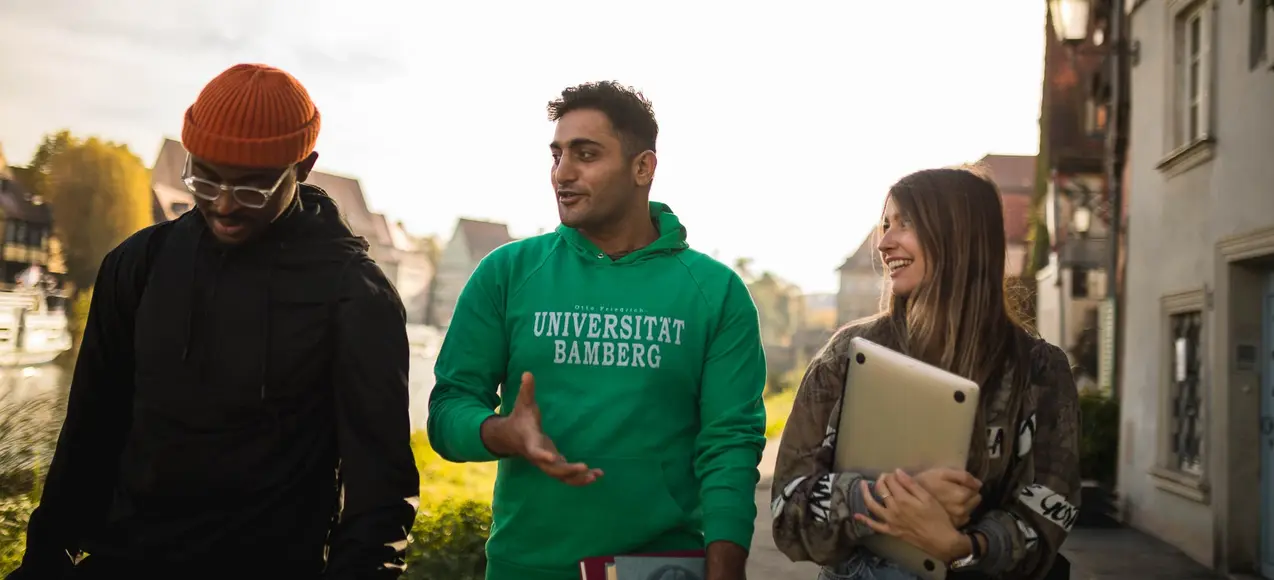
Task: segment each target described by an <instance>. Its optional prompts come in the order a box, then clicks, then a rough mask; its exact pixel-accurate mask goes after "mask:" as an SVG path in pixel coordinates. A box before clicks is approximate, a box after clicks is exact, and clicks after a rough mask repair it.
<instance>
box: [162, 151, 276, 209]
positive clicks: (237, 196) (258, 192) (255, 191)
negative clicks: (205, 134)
mask: <svg viewBox="0 0 1274 580" xmlns="http://www.w3.org/2000/svg"><path fill="white" fill-rule="evenodd" d="M291 172H292V169H291V168H290V167H289V168H288V169H285V170H283V173H281V174H279V178H278V179H276V180H274V185H272V186H270V187H268V188H261V187H253V186H251V185H230V184H226V183H221V182H217V181H212V180H210V179H204V178H202V177H196V176H195V174H194V162H193V160H192V159H191V158H190V154H189V153H187V154H186V168H185V169H184V170H182V172H181V181H182V182H183V183H185V184H186V189H188V190H190V193H192V194H194V196H195V197H197V198H199V199H202V200H204V201H217V199H218V198H220V197H221V194H223V193H226V192H230V195H231V196H233V197H234V201H235V203H238V204H239V205H241V206H243V207H248V208H252V209H261V208H263V207H265V204H267V203H270V197H271V196H273V195H274V193H275V192H276V191H278V189H279V186H280V185H283V180H284V179H286V178H287V176H288V174H289V173H291Z"/></svg>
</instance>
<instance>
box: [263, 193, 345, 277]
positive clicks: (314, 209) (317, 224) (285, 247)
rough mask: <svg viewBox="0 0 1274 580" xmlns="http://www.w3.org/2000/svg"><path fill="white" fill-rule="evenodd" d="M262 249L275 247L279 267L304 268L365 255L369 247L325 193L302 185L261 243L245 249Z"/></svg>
mask: <svg viewBox="0 0 1274 580" xmlns="http://www.w3.org/2000/svg"><path fill="white" fill-rule="evenodd" d="M261 246H266V247H269V246H276V247H277V249H278V255H277V256H276V258H277V262H276V263H278V264H279V265H285V266H303V265H312V264H313V263H314V262H316V261H317V262H327V261H332V260H342V259H344V257H348V256H349V255H350V254H354V253H358V252H366V251H367V250H368V248H369V247H370V244H369V243H368V242H367V240H366V239H365V238H362V237H360V236H358V235H356V234H355V233H354V231H353V230H352V229H350V227H349V223H348V222H346V221H345V216H344V215H342V214H341V212H340V209H339V208H337V206H336V202H335V201H333V200H332V198H331V196H329V195H328V194H327V192H325V191H323V190H322V189H320V188H319V187H317V186H314V185H310V184H308V183H302V184H300V187H299V188H298V191H297V196H296V198H295V200H294V201H293V202H292V205H291V206H290V207H289V208H288V209H287V210H286V211H284V212H283V215H281V216H279V219H277V220H275V222H274V223H273V224H271V226H270V228H269V229H268V230H266V232H265V234H264V235H263V236H262V237H261V239H260V240H258V241H257V242H255V243H250V244H247V245H245V246H244V249H249V248H253V249H256V248H260V247H261ZM250 251H251V250H250Z"/></svg>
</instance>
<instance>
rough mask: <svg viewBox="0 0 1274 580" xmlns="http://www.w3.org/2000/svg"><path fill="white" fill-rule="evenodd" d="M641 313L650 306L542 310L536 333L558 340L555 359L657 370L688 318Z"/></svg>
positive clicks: (538, 335) (536, 322) (536, 334)
mask: <svg viewBox="0 0 1274 580" xmlns="http://www.w3.org/2000/svg"><path fill="white" fill-rule="evenodd" d="M597 310H602V311H601V312H598V311H597ZM606 310H609V312H607V311H606ZM635 312H645V310H642V309H615V308H610V309H599V308H597V307H580V306H577V307H576V310H575V311H574V312H536V313H535V319H534V321H533V324H532V333H533V334H534V336H536V337H545V338H552V339H553V363H554V364H568V365H585V366H603V367H637V368H646V369H657V368H659V367H660V365H661V364H662V362H663V352H662V351H661V348H662V346H663V345H679V344H681V339H682V332H683V331H684V330H685V327H686V322H685V321H684V320H680V319H676V318H671V317H668V316H653V315H649V314H636V313H635Z"/></svg>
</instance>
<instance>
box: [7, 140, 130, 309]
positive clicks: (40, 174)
mask: <svg viewBox="0 0 1274 580" xmlns="http://www.w3.org/2000/svg"><path fill="white" fill-rule="evenodd" d="M20 178H21V179H22V180H23V182H24V184H25V185H26V186H27V188H28V189H29V190H31V192H32V193H33V194H35V195H38V196H40V197H41V198H43V199H44V200H45V201H46V202H47V203H48V204H49V205H50V207H52V209H53V231H54V234H55V235H56V236H57V238H58V239H59V241H60V242H61V246H62V251H63V254H64V257H65V260H66V268H67V273H68V276H69V278H70V280H71V282H72V283H74V284H75V287H76V288H88V287H89V286H92V284H93V281H94V280H95V279H96V278H97V269H98V266H99V265H100V264H101V261H102V258H103V257H104V256H105V255H106V253H107V252H109V251H110V250H111V249H112V248H114V247H115V246H117V245H119V243H120V242H122V241H124V239H125V238H127V237H128V236H130V235H132V234H133V233H134V232H136V231H137V230H139V229H141V228H143V227H146V226H148V225H150V224H151V219H152V218H151V199H150V196H151V194H150V171H149V170H147V169H146V166H145V165H143V164H142V161H141V159H139V158H138V157H137V156H136V155H134V154H133V152H132V151H129V149H128V147H127V146H125V145H121V144H117V143H113V142H109V141H102V140H100V139H98V138H96V137H90V138H89V139H87V140H81V139H78V138H76V137H74V136H72V135H71V134H70V132H69V131H61V132H58V133H56V134H54V135H49V136H46V137H45V138H44V142H43V143H41V144H40V147H39V149H37V150H36V152H35V156H34V157H33V158H32V159H31V164H30V165H29V166H28V167H27V168H26V170H24V171H22V172H20Z"/></svg>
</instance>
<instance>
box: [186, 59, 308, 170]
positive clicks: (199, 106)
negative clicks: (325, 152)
mask: <svg viewBox="0 0 1274 580" xmlns="http://www.w3.org/2000/svg"><path fill="white" fill-rule="evenodd" d="M318 133H319V112H318V109H317V108H316V107H315V106H314V102H313V101H311V100H310V95H309V93H308V92H306V90H305V87H303V86H301V83H300V82H298V81H297V80H296V79H295V78H293V77H292V75H290V74H288V73H286V72H284V71H282V70H279V69H277V68H274V67H270V66H265V65H259V64H239V65H235V66H232V67H230V68H229V69H227V70H226V71H225V72H223V73H221V74H220V75H217V78H215V79H212V82H210V83H208V86H206V87H204V89H203V91H202V92H200V93H199V98H198V99H196V100H195V104H194V105H191V106H190V108H189V109H187V110H186V120H185V123H184V125H183V126H182V128H181V142H182V145H184V146H185V147H186V151H189V152H190V154H191V155H193V156H195V157H198V158H199V159H200V160H202V161H207V162H209V163H214V164H217V165H229V166H232V167H251V168H276V167H287V166H289V165H291V164H293V163H297V162H299V161H301V160H302V159H305V158H306V157H307V156H309V154H310V152H312V151H314V142H315V141H317V140H318Z"/></svg>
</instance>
